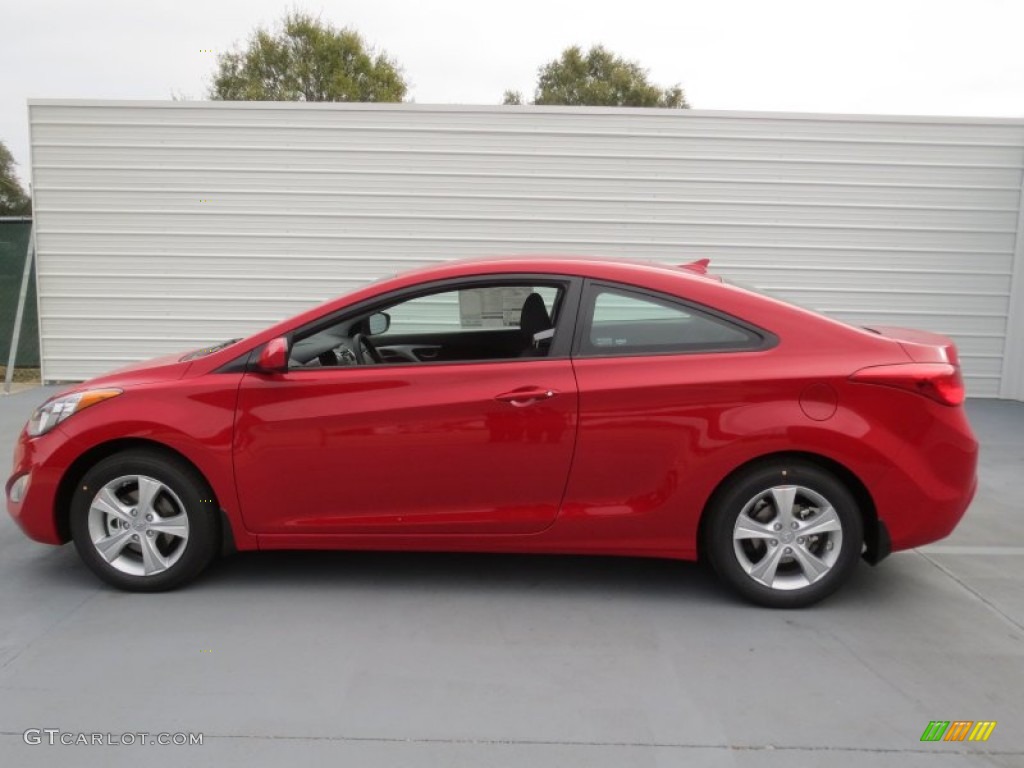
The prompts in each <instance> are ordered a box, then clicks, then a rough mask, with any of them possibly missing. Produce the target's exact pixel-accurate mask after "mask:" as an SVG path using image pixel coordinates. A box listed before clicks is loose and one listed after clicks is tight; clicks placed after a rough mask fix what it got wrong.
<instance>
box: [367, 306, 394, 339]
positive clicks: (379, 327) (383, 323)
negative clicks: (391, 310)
mask: <svg viewBox="0 0 1024 768" xmlns="http://www.w3.org/2000/svg"><path fill="white" fill-rule="evenodd" d="M366 327H367V329H368V330H369V332H370V335H371V336H376V335H377V334H378V333H387V330H388V328H390V327H391V315H389V314H388V313H387V312H374V313H373V314H372V315H370V317H369V318H367V322H366Z"/></svg>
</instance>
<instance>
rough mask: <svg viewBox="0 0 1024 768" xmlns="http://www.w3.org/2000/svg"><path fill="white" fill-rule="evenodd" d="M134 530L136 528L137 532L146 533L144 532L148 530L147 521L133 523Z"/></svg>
mask: <svg viewBox="0 0 1024 768" xmlns="http://www.w3.org/2000/svg"><path fill="white" fill-rule="evenodd" d="M132 528H134V529H135V530H136V531H144V530H146V521H145V520H136V521H135V522H133V523H132Z"/></svg>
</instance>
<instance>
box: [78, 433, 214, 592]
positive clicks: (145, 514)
mask: <svg viewBox="0 0 1024 768" xmlns="http://www.w3.org/2000/svg"><path fill="white" fill-rule="evenodd" d="M71 535H72V538H73V539H74V542H75V546H76V547H77V549H78V551H79V553H80V554H81V556H82V559H83V560H84V561H85V562H86V564H87V565H88V566H89V567H90V568H91V569H92V570H93V571H95V572H96V573H97V574H98V575H99V576H100V577H101V578H103V579H105V580H106V581H108V582H110V583H111V584H114V585H116V586H119V587H122V588H124V589H133V590H142V591H157V590H162V589H170V588H172V587H176V586H178V585H180V584H182V583H184V582H185V581H188V580H190V579H192V578H194V577H195V576H198V575H199V573H200V572H201V571H202V570H203V569H204V568H205V567H206V566H207V565H208V564H209V563H210V561H211V560H212V559H213V557H214V555H215V554H216V550H217V543H218V541H219V520H218V517H217V507H216V505H215V504H214V503H213V493H212V491H211V490H210V488H209V486H208V485H207V483H206V482H205V480H203V478H202V477H201V476H200V475H199V473H198V472H196V471H195V469H194V468H192V467H191V466H189V465H188V464H187V463H185V462H184V461H182V460H180V459H178V458H177V457H175V456H172V455H170V454H165V453H161V452H154V451H144V450H142V451H132V452H125V453H119V454H116V455H114V456H110V457H108V458H106V459H104V460H102V461H100V462H99V463H98V464H96V465H95V466H94V467H93V468H92V469H90V470H89V471H88V472H87V473H86V474H85V477H84V478H83V479H82V482H81V483H80V484H79V487H78V488H77V490H76V492H75V496H74V498H73V499H72V504H71Z"/></svg>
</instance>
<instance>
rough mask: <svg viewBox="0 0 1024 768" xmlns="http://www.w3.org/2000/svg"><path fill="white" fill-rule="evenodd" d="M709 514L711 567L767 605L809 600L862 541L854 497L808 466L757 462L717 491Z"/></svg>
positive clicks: (849, 564) (830, 584)
mask: <svg viewBox="0 0 1024 768" xmlns="http://www.w3.org/2000/svg"><path fill="white" fill-rule="evenodd" d="M709 514H710V515H711V517H710V518H709V521H708V525H707V527H706V531H705V532H706V538H705V542H704V548H705V552H706V554H707V555H708V557H709V559H710V560H711V563H712V565H713V566H714V568H715V570H716V571H717V572H718V573H719V575H721V576H722V578H723V579H725V580H726V581H727V582H728V583H730V584H731V585H732V586H733V587H735V588H736V589H737V590H738V591H739V592H740V593H741V594H742V595H743V596H745V597H747V598H748V599H750V600H753V601H754V602H756V603H759V604H761V605H767V606H771V607H777V608H797V607H801V606H804V605H810V604H811V603H814V602H817V601H818V600H820V599H822V598H823V597H825V596H826V595H828V594H829V593H831V592H833V591H834V590H835V589H837V588H838V587H839V586H840V584H841V583H842V582H843V580H845V578H846V577H847V576H848V575H849V572H850V570H851V569H852V568H853V566H854V565H856V562H857V558H858V556H859V554H860V550H861V546H862V543H863V523H862V520H861V517H860V511H859V510H858V508H857V504H856V501H855V500H854V498H853V496H852V495H851V494H850V492H849V490H848V489H847V488H846V487H845V486H844V485H843V484H842V483H841V482H840V481H839V480H838V479H836V478H835V477H834V476H833V475H832V474H830V473H828V472H826V471H825V470H823V469H821V468H819V467H817V466H814V465H811V464H803V463H787V464H778V465H776V464H773V465H762V466H760V467H755V468H754V469H752V470H750V471H747V472H745V473H743V474H741V475H740V476H739V477H737V478H735V479H734V481H733V482H731V483H730V485H729V486H728V487H727V488H726V489H725V490H724V491H723V492H722V493H721V494H719V496H718V497H717V498H716V499H715V501H714V502H713V505H712V508H711V509H710V510H709Z"/></svg>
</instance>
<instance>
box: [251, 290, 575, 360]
mask: <svg viewBox="0 0 1024 768" xmlns="http://www.w3.org/2000/svg"><path fill="white" fill-rule="evenodd" d="M522 284H533V285H552V286H557V287H561V288H563V289H564V290H565V294H564V295H563V297H562V300H561V304H560V307H559V313H558V321H557V322H556V323H555V336H554V339H553V340H552V343H551V348H550V350H549V352H548V354H547V355H545V356H544V357H497V358H486V359H480V360H436V361H427V360H425V361H421V362H417V363H413V362H401V363H382V364H377V365H373V366H337V367H334V366H326V367H321V368H289V369H288V371H287V373H288V374H292V373H299V374H301V373H319V374H323V373H326V372H328V371H350V370H353V369H355V370H368V369H370V368H376V369H378V370H382V371H389V370H398V369H402V368H419V367H421V366H441V365H479V364H488V365H490V364H494V363H513V362H519V363H530V362H537V361H544V360H569V359H571V357H572V355H571V350H572V344H573V338H574V335H575V332H576V323H577V317H578V315H579V301H580V294H581V292H582V289H583V279H582V278H580V277H576V276H573V275H565V274H560V273H533V272H498V273H490V274H487V273H485V274H479V275H464V276H461V277H455V278H445V279H442V280H432V281H430V282H427V283H419V284H418V285H412V286H407V287H405V288H399V289H397V290H394V291H390V292H388V293H385V294H381V295H378V296H373V297H371V298H368V299H364V300H362V301H360V302H358V303H356V304H352V305H349V306H347V307H342V308H341V309H338V310H335V311H334V312H330V313H328V314H326V315H323V316H322V317H319V318H317V319H316V320H312V321H310V322H308V323H306V324H304V325H300V326H299V327H297V328H293V329H292V330H290V331H288V332H287V333H286V334H283V335H284V336H285V337H286V338H287V339H288V347H289V350H290V349H291V346H292V344H293V343H294V342H295V339H296V337H297V336H300V335H301V336H307V335H313V334H315V333H319V332H320V331H322V330H324V329H326V328H329V327H330V326H332V325H334V324H336V323H339V322H342V321H344V320H348V319H351V318H352V317H355V316H357V315H362V314H372V313H373V312H377V311H386V310H387V307H388V306H390V305H394V304H396V303H400V302H404V301H410V300H412V299H416V298H420V297H423V296H429V295H431V294H434V293H444V292H446V291H450V290H462V289H465V288H474V287H487V286H496V285H522ZM255 359H256V356H255V355H253V356H252V358H251V359H250V361H249V363H248V365H247V366H246V367H247V370H249V371H252V370H253V369H254V366H255Z"/></svg>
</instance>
